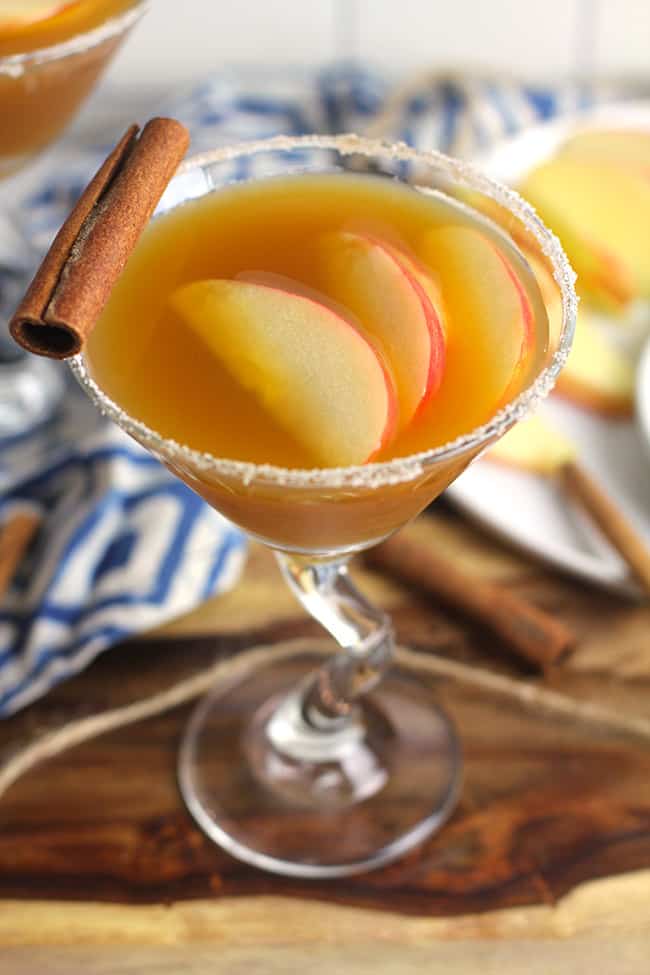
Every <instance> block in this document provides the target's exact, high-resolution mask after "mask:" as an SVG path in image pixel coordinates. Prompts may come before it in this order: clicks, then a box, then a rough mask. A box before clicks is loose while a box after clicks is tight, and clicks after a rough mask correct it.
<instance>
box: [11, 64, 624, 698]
mask: <svg viewBox="0 0 650 975" xmlns="http://www.w3.org/2000/svg"><path fill="white" fill-rule="evenodd" d="M610 94H611V93H610V92H608V91H606V90H604V89H601V90H599V91H594V90H587V89H585V88H584V87H578V86H576V87H563V88H541V87H532V86H520V85H516V84H514V83H512V82H499V83H497V82H494V81H490V80H481V79H471V80H465V81H463V80H457V79H453V78H445V77H438V78H431V77H430V78H423V79H422V81H421V83H419V84H416V85H415V86H412V88H411V89H409V90H407V93H406V95H405V97H403V98H402V99H401V100H400V103H399V106H398V108H397V110H394V109H391V104H392V102H391V90H390V88H389V86H388V84H387V82H386V81H385V79H383V78H382V77H381V76H379V75H378V74H375V73H372V72H369V71H365V70H361V69H359V68H356V67H350V66H343V67H336V68H332V69H328V70H325V71H321V72H314V73H311V74H304V73H300V74H296V73H290V74H286V75H278V74H277V73H273V74H271V75H259V74H257V75H251V74H250V73H249V74H247V75H246V76H245V77H242V76H237V75H235V74H223V75H220V76H218V77H215V78H214V79H212V80H210V81H208V82H207V83H205V84H203V85H201V86H199V87H198V88H197V89H196V90H195V91H193V92H192V93H191V94H190V95H188V96H187V97H185V98H183V99H182V100H180V101H178V102H177V103H175V104H172V105H170V106H169V107H168V111H169V114H172V115H174V116H175V117H177V118H179V119H181V120H182V121H183V122H185V123H186V124H187V125H188V127H189V129H190V131H191V134H192V149H193V150H194V151H197V150H201V149H205V148H209V147H214V146H216V145H220V144H224V143H227V142H232V141H235V140H237V141H238V140H243V139H248V138H253V137H255V138H258V137H263V136H270V135H274V134H276V133H288V134H299V133H305V132H314V131H316V132H317V131H320V132H336V131H365V130H368V128H371V129H372V123H373V121H375V122H376V120H377V118H378V117H379V116H380V115H381V116H382V117H384V116H385V117H386V118H388V119H389V120H390V128H391V131H390V132H388V133H384V134H387V135H390V136H391V137H394V138H400V139H404V140H405V141H408V142H410V143H412V144H414V145H417V146H419V147H422V148H432V147H437V148H441V149H443V150H444V151H447V152H452V153H457V154H465V155H467V154H471V153H472V152H475V151H476V150H477V149H484V148H486V147H487V146H488V145H490V144H491V143H493V142H494V141H495V140H497V139H500V138H502V137H503V136H505V135H509V134H511V133H513V132H515V131H516V130H518V129H519V128H521V127H522V126H525V125H528V124H530V123H532V122H535V121H538V120H540V119H546V118H549V117H551V116H553V115H555V114H557V113H560V112H564V111H573V110H575V109H577V108H581V107H586V106H588V105H589V104H591V103H592V102H593V101H594V100H595V99H596V98H598V99H601V98H606V97H609V96H610ZM129 121H130V120H129ZM117 134H118V133H115V135H117ZM111 135H112V133H111ZM106 149H107V146H95V147H76V148H75V149H74V150H73V149H71V148H70V147H66V155H65V165H60V166H58V167H53V170H54V171H53V172H52V174H51V177H50V178H49V179H48V183H47V185H44V186H42V188H41V189H40V190H39V191H38V192H37V193H35V194H33V195H32V196H31V197H30V198H29V199H26V200H25V201H23V205H22V216H23V225H24V228H25V230H26V233H27V235H28V237H29V239H30V241H31V242H32V244H33V245H34V246H35V248H36V249H37V250H40V251H43V250H44V249H45V248H46V247H47V245H48V243H49V241H50V239H51V237H52V235H53V232H54V231H55V230H56V228H57V227H58V226H59V225H60V223H61V221H62V219H63V218H64V216H65V214H66V213H67V212H68V210H69V209H70V207H71V205H72V204H73V202H74V201H75V199H76V197H77V196H78V194H79V193H80V191H81V189H82V188H83V187H84V186H85V184H86V182H87V181H88V178H89V176H90V175H91V174H92V172H93V171H94V170H95V168H96V166H97V164H98V162H99V160H100V159H101V158H103V156H104V155H105V153H106ZM60 157H61V153H59V158H60ZM56 158H57V156H56V155H55V159H56ZM62 368H64V367H62ZM0 448H2V449H0V523H2V520H3V518H4V517H5V516H6V515H7V514H8V512H9V511H10V510H11V509H12V507H13V506H15V505H16V504H19V503H24V502H27V503H29V504H30V505H35V506H36V507H37V508H38V509H39V510H40V511H41V512H42V523H41V527H40V530H39V531H38V534H37V536H36V538H35V540H34V542H33V544H32V546H31V548H30V550H29V552H28V553H27V556H26V557H25V559H24V560H23V563H22V564H21V566H20V568H19V571H18V572H17V574H16V577H15V578H14V580H13V582H12V585H11V588H10V590H9V591H8V592H7V593H6V594H5V596H4V598H3V599H2V600H1V601H0V716H5V715H9V714H11V713H12V712H14V711H16V710H17V709H18V708H20V707H22V706H24V705H26V704H28V703H29V702H31V701H34V700H35V699H36V698H38V697H40V696H41V695H43V694H44V693H45V692H46V691H47V690H48V689H49V688H50V687H52V686H53V685H54V684H56V683H57V682H58V681H60V680H63V679H64V678H66V677H69V676H71V675H72V674H74V673H76V672H77V671H79V670H80V669H81V668H82V667H84V666H86V664H88V663H89V662H90V661H91V660H92V659H93V658H94V657H95V656H96V655H97V654H98V653H100V652H101V651H103V650H105V649H106V648H107V647H109V646H111V645H113V644H115V643H117V642H119V641H120V640H123V639H125V638H126V637H129V636H132V635H133V634H135V633H139V632H142V631H144V630H147V629H149V628H151V627H154V626H159V625H160V624H162V623H163V622H165V621H166V620H169V619H170V618H172V617H174V616H176V615H178V614H181V613H184V612H187V611H189V610H190V609H191V608H192V607H193V606H195V605H196V604H197V603H199V602H200V601H201V600H203V599H205V598H206V597H208V596H211V595H214V594H215V593H218V592H222V591H224V590H226V589H227V588H229V587H230V586H232V585H233V584H234V583H235V582H236V580H237V577H238V574H239V572H240V569H241V566H242V563H243V559H244V553H245V547H244V541H243V538H242V536H241V534H240V533H239V532H238V531H236V530H235V529H234V528H233V527H232V526H230V525H229V524H228V523H227V522H226V521H225V520H224V519H223V518H221V517H220V516H219V515H218V514H217V513H216V512H214V511H212V510H211V509H210V508H209V507H208V506H207V505H206V504H205V503H204V502H202V501H201V500H200V499H199V498H198V497H197V496H196V495H195V494H193V493H192V492H191V491H190V490H189V489H188V488H186V487H185V486H184V485H182V484H181V483H180V482H178V481H176V480H175V479H173V478H172V477H171V475H170V474H169V473H168V472H167V471H166V470H165V469H164V468H163V467H161V465H160V464H159V463H158V462H157V461H155V460H154V459H153V458H152V457H150V456H149V455H148V454H147V453H146V452H145V451H144V450H142V449H141V448H140V447H139V446H138V445H137V444H135V443H134V442H133V441H131V440H130V439H129V438H128V437H127V436H126V435H125V434H123V433H122V432H121V431H120V430H118V429H117V428H115V427H114V426H113V425H111V424H110V423H109V422H108V421H106V420H104V419H103V418H101V417H100V416H99V415H98V414H97V413H96V411H95V409H94V408H93V407H92V406H91V405H90V403H88V402H87V401H86V399H85V398H84V396H83V394H82V393H81V392H80V391H79V390H77V389H76V388H73V387H72V385H71V386H70V391H69V395H68V396H67V397H66V398H65V400H64V405H63V407H62V408H61V409H60V410H59V411H58V412H57V414H56V415H55V416H54V417H53V418H52V420H51V422H50V423H49V424H48V425H47V426H45V427H43V428H41V429H40V430H38V431H37V432H35V433H33V434H31V435H30V436H29V437H26V438H24V439H22V440H19V441H14V442H12V443H11V444H9V445H7V444H5V445H4V447H3V446H2V445H0Z"/></svg>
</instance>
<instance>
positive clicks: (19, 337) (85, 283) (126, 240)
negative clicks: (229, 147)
mask: <svg viewBox="0 0 650 975" xmlns="http://www.w3.org/2000/svg"><path fill="white" fill-rule="evenodd" d="M138 131H139V130H138V126H137V125H132V126H131V127H130V128H129V129H128V130H127V131H126V133H125V134H124V136H123V137H122V138H121V139H120V141H119V142H118V144H117V145H116V147H115V149H113V151H112V152H111V153H110V155H109V156H108V158H107V159H106V160H105V162H104V163H103V164H102V166H101V167H100V169H99V170H98V171H97V173H96V174H95V176H94V177H93V179H92V180H91V182H90V183H89V184H88V186H87V187H86V189H85V190H84V192H83V194H82V195H81V197H80V199H79V201H78V202H77V205H76V206H75V208H74V209H73V211H72V213H71V214H70V216H69V217H68V219H67V220H66V222H65V224H64V225H63V227H62V228H61V230H60V231H59V233H58V234H57V236H56V238H55V239H54V242H53V244H52V246H51V247H50V250H49V251H48V253H47V255H46V256H45V259H44V260H43V263H42V264H41V266H40V268H39V270H38V271H37V272H36V275H35V277H34V280H33V281H32V283H31V285H30V286H29V288H28V290H27V293H26V294H25V297H24V298H23V300H22V302H21V303H20V305H19V306H18V308H17V310H16V312H15V314H14V316H13V318H12V320H11V323H10V331H11V334H12V336H13V337H14V339H15V340H16V341H17V342H18V343H19V345H22V346H23V348H25V349H27V350H28V351H29V352H35V353H36V354H38V355H45V356H49V357H50V358H53V359H66V358H68V357H69V356H72V355H76V354H77V353H78V352H80V351H81V349H82V347H83V344H84V342H85V340H86V338H87V337H88V335H89V334H90V332H91V331H92V329H93V327H94V325H95V322H96V321H97V319H98V318H99V316H100V314H101V312H102V310H103V308H104V305H105V304H106V302H107V301H108V298H109V295H110V293H111V291H112V289H113V286H114V285H115V282H116V281H117V279H118V277H119V276H120V274H121V273H122V270H123V269H124V265H125V264H126V262H127V260H128V257H129V255H130V254H131V252H132V250H133V248H134V247H135V245H136V243H137V241H138V239H139V237H140V235H141V234H142V231H143V230H144V228H145V227H146V225H147V223H148V222H149V220H150V218H151V215H152V214H153V212H154V210H155V208H156V205H157V203H158V201H159V200H160V197H161V196H162V194H163V192H164V190H165V188H166V186H167V184H168V183H169V181H170V179H171V178H172V176H173V175H174V173H175V172H176V169H177V168H178V165H179V163H180V162H181V160H182V159H183V156H184V155H185V153H186V152H187V148H188V146H189V133H188V131H187V129H186V128H185V126H183V125H181V123H180V122H177V121H176V120H175V119H169V118H154V119H151V120H150V121H149V122H147V124H146V125H145V127H144V129H143V130H142V134H141V135H140V137H139V138H138Z"/></svg>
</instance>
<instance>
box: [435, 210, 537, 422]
mask: <svg viewBox="0 0 650 975" xmlns="http://www.w3.org/2000/svg"><path fill="white" fill-rule="evenodd" d="M422 255H423V257H424V259H425V261H426V263H427V264H428V265H429V266H431V267H433V268H435V270H436V271H437V272H438V275H439V278H440V282H441V288H442V297H443V301H444V303H445V308H446V309H447V311H448V314H449V322H450V326H449V335H448V341H449V343H451V342H452V341H453V342H454V343H464V345H465V346H466V347H467V354H468V355H472V354H478V352H479V347H480V352H481V353H485V354H484V358H485V360H486V362H487V363H489V369H490V373H491V381H492V382H493V384H494V386H495V391H498V392H497V398H498V399H499V400H500V401H502V400H503V398H504V397H506V396H507V395H509V392H510V390H512V389H513V387H514V384H515V383H516V381H517V378H518V375H519V372H520V370H521V369H522V367H523V365H524V363H525V361H526V358H527V355H528V353H529V351H530V350H531V349H532V347H533V344H534V342H535V320H534V314H533V309H532V307H531V303H530V299H529V298H528V295H527V293H526V291H525V289H524V287H523V285H522V283H521V282H520V280H519V278H518V277H517V274H516V273H515V270H514V268H513V267H512V265H511V264H510V262H509V261H508V260H507V258H506V257H505V255H504V254H502V252H501V251H500V250H499V249H498V248H497V246H496V244H494V243H493V242H492V241H491V240H490V238H489V237H487V236H486V235H485V234H483V233H481V232H480V231H479V230H476V229H475V228H474V227H468V226H464V225H460V224H458V225H454V226H450V227H439V228H436V229H434V230H430V231H429V232H428V233H427V234H426V235H425V238H424V241H423V249H422ZM496 405H498V404H497V403H495V406H496Z"/></svg>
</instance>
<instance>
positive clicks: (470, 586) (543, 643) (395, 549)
mask: <svg viewBox="0 0 650 975" xmlns="http://www.w3.org/2000/svg"><path fill="white" fill-rule="evenodd" d="M365 560H366V562H367V564H368V565H369V566H370V567H372V568H375V569H380V570H382V571H384V572H386V573H387V574H388V575H390V576H393V577H394V578H396V579H399V580H400V581H401V582H407V583H409V584H410V585H413V586H416V587H417V588H419V589H422V590H423V591H424V592H427V593H430V594H431V595H432V596H434V597H435V598H436V599H437V600H439V601H440V602H441V603H443V604H444V605H446V606H449V607H451V608H452V609H455V610H460V611H461V612H464V613H466V614H467V615H468V616H471V617H472V618H473V619H475V620H478V621H479V622H481V623H484V624H485V625H486V626H488V627H489V628H490V629H491V630H492V631H493V632H494V633H496V634H497V635H498V636H500V637H501V638H502V639H503V640H505V641H506V643H507V644H508V646H509V648H510V649H511V650H512V651H514V652H515V653H516V654H518V655H519V656H520V657H523V659H524V660H526V661H527V662H528V663H530V664H533V665H534V666H536V667H539V668H540V669H545V668H546V667H549V666H550V665H551V664H554V663H555V662H556V661H557V660H558V659H559V658H560V657H561V656H562V654H563V653H565V652H566V651H567V650H569V649H570V647H571V646H572V645H573V644H574V643H575V638H574V636H573V634H572V633H571V632H570V630H569V629H568V628H567V627H566V626H564V624H563V623H560V622H559V621H558V620H556V619H554V618H553V617H552V616H549V615H548V613H545V612H543V611H542V610H541V609H537V607H536V606H532V605H531V604H530V603H528V602H526V601H525V600H523V599H521V598H520V597H519V596H515V595H513V594H512V593H511V592H509V591H508V590H507V589H505V588H504V587H503V586H499V585H496V584H495V583H491V582H483V581H482V580H480V579H477V578H475V577H474V576H473V575H466V574H465V573H464V572H462V571H461V570H460V569H457V568H456V567H455V566H454V565H452V563H451V562H449V561H447V560H446V559H442V558H440V557H439V556H437V555H434V554H433V552H432V551H431V550H430V548H429V547H428V546H427V545H424V544H423V543H422V542H415V541H412V540H411V539H410V538H407V537H405V536H404V535H403V534H401V533H398V534H397V535H393V536H392V537H391V538H389V539H387V541H385V542H382V543H381V544H380V545H377V546H376V547H375V548H373V549H370V550H369V551H368V552H367V553H366V555H365Z"/></svg>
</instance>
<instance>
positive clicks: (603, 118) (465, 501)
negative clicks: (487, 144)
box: [447, 103, 650, 592]
mask: <svg viewBox="0 0 650 975" xmlns="http://www.w3.org/2000/svg"><path fill="white" fill-rule="evenodd" d="M602 126H607V127H639V126H640V127H643V128H650V104H649V103H629V104H627V105H617V106H610V107H606V108H600V109H598V110H596V111H593V112H591V113H589V114H584V115H581V116H574V117H572V118H564V119H561V120H557V121H554V122H549V123H545V124H543V125H539V126H535V127H534V128H531V129H528V130H527V131H525V132H523V133H521V134H520V135H518V136H516V137H515V138H513V139H509V140H507V141H504V142H502V143H500V144H499V145H497V146H495V147H494V148H493V149H492V150H491V151H490V153H489V154H488V155H484V156H482V157H481V158H480V159H478V160H477V162H478V164H479V165H480V166H481V167H482V168H483V169H484V170H485V171H486V172H488V173H489V174H490V175H491V176H493V177H495V178H496V179H500V180H501V181H503V182H507V183H512V184H516V183H517V182H518V181H519V180H520V179H521V177H522V176H523V175H524V173H525V172H526V171H527V170H528V169H530V168H531V167H532V166H533V165H536V164H537V163H539V162H541V161H542V160H543V159H545V158H548V157H549V156H551V155H552V154H553V153H554V151H555V150H556V148H557V146H558V145H559V144H560V143H561V142H562V141H563V140H564V139H565V138H566V137H567V136H568V135H569V134H570V133H572V132H575V131H576V130H577V129H579V128H588V127H602ZM649 259H650V258H649ZM642 362H643V366H642V368H640V373H639V382H638V388H637V409H638V423H636V422H634V421H633V420H630V421H621V420H607V419H605V418H603V417H600V416H598V415H596V414H594V413H588V412H587V411H586V410H582V409H578V408H576V407H573V406H571V405H569V404H568V403H566V402H564V401H562V400H559V399H554V398H551V400H549V401H547V402H545V403H544V404H543V405H542V407H541V409H540V412H541V413H542V414H543V415H544V416H545V417H546V418H547V419H549V420H550V421H551V422H553V423H554V424H556V425H557V426H558V427H559V428H560V429H561V430H562V431H563V433H564V434H565V435H568V436H569V437H570V438H571V439H572V440H573V441H574V442H575V443H577V444H578V445H579V448H580V459H581V463H582V464H583V466H584V467H585V468H586V469H587V470H588V471H590V472H591V473H592V474H593V475H594V476H595V478H596V480H597V481H598V483H599V484H600V485H601V486H602V487H604V488H605V489H606V490H607V491H608V492H609V493H610V494H611V496H612V497H613V498H614V499H615V500H616V502H617V504H618V505H619V507H620V508H621V509H622V510H623V512H624V513H625V514H626V515H627V516H628V517H629V519H630V520H631V521H632V523H633V524H634V525H635V526H636V528H637V529H638V531H639V533H640V534H641V535H642V536H643V537H644V538H645V539H646V540H647V542H648V545H650V345H649V346H648V349H647V350H646V353H645V355H644V357H643V359H642ZM447 496H448V497H449V498H450V499H451V500H452V501H453V502H454V503H455V504H456V505H457V506H458V507H459V508H461V509H462V510H463V511H464V512H465V513H466V514H468V515H469V516H471V517H472V518H474V519H475V520H477V521H478V522H480V523H481V524H482V525H483V526H484V527H487V528H490V529H492V530H493V531H495V532H496V533H497V534H498V535H500V536H501V537H502V538H504V539H506V540H508V541H510V542H513V543H514V544H516V545H518V546H519V547H521V548H523V549H524V550H526V551H528V552H530V553H532V554H534V555H536V556H538V557H540V558H542V559H544V560H546V561H547V562H549V563H551V564H552V565H554V566H556V567H558V568H560V569H563V570H565V571H568V572H571V573H573V574H575V575H577V576H580V577H582V578H584V579H588V580H590V581H591V582H594V583H597V584H599V585H603V586H606V587H608V588H611V589H615V590H619V591H628V592H631V591H634V589H635V586H634V584H633V583H632V581H631V579H630V576H629V572H628V570H627V567H626V566H625V564H624V563H623V561H622V560H621V558H620V557H619V556H618V554H617V553H616V552H615V551H613V550H612V548H611V547H610V546H609V545H608V544H607V542H606V541H605V540H604V539H603V538H602V536H600V534H599V533H598V531H597V530H596V529H595V528H594V527H593V525H592V524H591V523H590V522H589V520H588V519H587V518H586V517H585V516H584V514H583V513H582V512H581V511H579V510H578V509H577V508H574V507H573V506H572V505H571V504H569V503H568V502H567V500H566V498H565V497H563V496H562V494H561V492H560V491H559V490H558V489H557V488H556V487H555V485H554V484H553V481H552V480H550V479H548V478H544V477H539V476H537V475H534V474H528V473H525V472H521V471H515V470H509V469H507V468H504V467H501V466H500V465H497V464H494V463H491V462H490V461H488V460H486V459H484V458H482V459H480V460H478V461H476V462H475V463H474V464H472V465H471V466H470V467H469V468H468V470H467V471H465V473H464V474H463V475H461V477H459V478H458V480H457V481H456V482H455V483H454V484H452V485H451V487H450V488H448V489H447Z"/></svg>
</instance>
